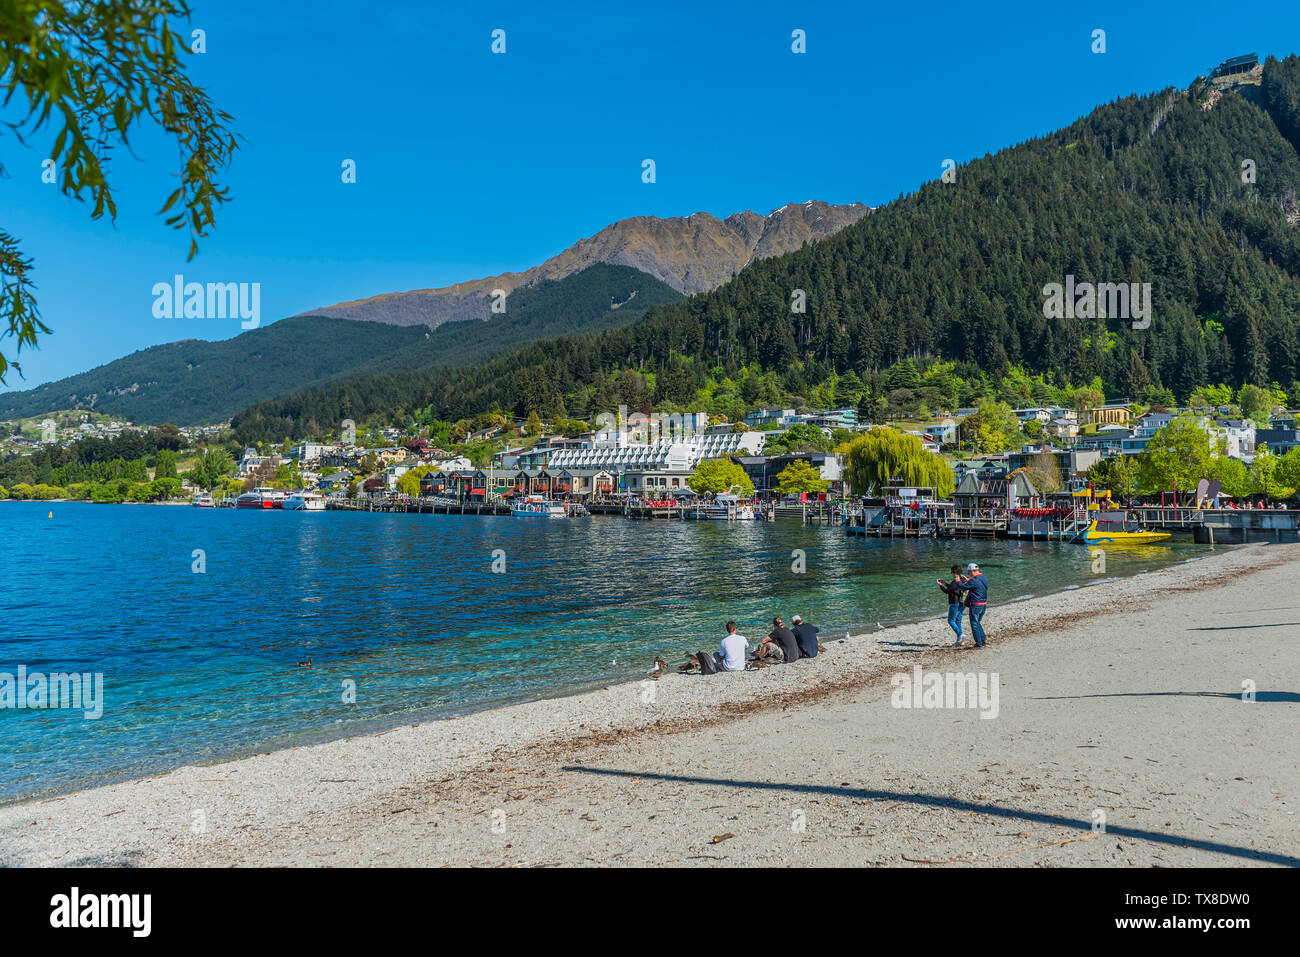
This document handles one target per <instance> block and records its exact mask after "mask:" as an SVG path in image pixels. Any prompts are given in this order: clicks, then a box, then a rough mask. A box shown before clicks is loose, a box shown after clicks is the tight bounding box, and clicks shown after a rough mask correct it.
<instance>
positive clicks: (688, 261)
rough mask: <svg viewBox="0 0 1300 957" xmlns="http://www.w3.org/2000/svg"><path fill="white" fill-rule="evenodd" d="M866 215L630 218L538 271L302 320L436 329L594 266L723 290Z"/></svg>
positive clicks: (690, 288)
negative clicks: (753, 268) (495, 295)
mask: <svg viewBox="0 0 1300 957" xmlns="http://www.w3.org/2000/svg"><path fill="white" fill-rule="evenodd" d="M868 212H870V210H869V209H868V208H867V207H866V206H863V205H862V204H861V203H853V204H851V205H845V206H832V205H830V204H829V203H823V202H819V201H809V202H806V203H800V204H792V205H788V206H782V207H781V208H780V209H778V210H774V211H773V212H772V213H770V214H768V215H767V216H760V215H758V214H757V213H753V212H749V211H745V212H742V213H735V214H734V215H731V216H728V217H727V218H726V219H718V218H717V217H716V216H711V215H709V214H708V213H695V214H694V215H691V216H685V217H674V218H671V219H660V218H658V217H655V216H635V217H633V218H631V219H623V220H620V221H619V222H616V223H614V224H613V225H611V226H606V227H605V228H604V229H602V230H601V231H600V232H598V233H597V234H596V235H595V236H591V237H589V238H587V239H581V240H579V241H578V242H576V243H574V245H572V246H570V247H569V248H568V249H566V250H564V252H562V253H559V254H558V255H556V256H552V257H551V258H550V259H548V260H546V262H544V263H542V264H541V265H540V266H534V267H533V268H532V269H528V270H525V271H524V272H518V273H515V272H508V273H503V274H501V275H500V276H491V277H489V278H487V279H476V280H473V281H470V282H462V283H457V284H456V285H454V286H446V287H443V288H441V289H418V290H414V291H412V292H395V293H387V294H385V295H381V296H371V297H370V298H367V299H358V300H356V301H355V302H342V303H338V304H337V305H333V306H323V307H321V308H319V309H312V310H310V312H308V313H303V315H313V316H338V317H341V318H345V319H360V320H365V321H370V322H388V323H392V324H393V325H398V326H413V325H427V326H439V325H441V324H442V323H444V322H457V321H462V320H466V319H486V318H488V317H489V316H490V315H491V312H490V308H489V306H490V303H491V301H492V300H491V298H490V297H491V295H492V291H493V290H494V289H501V290H504V291H505V292H506V293H507V294H510V293H512V292H513V291H514V290H516V289H519V288H521V287H527V286H531V285H534V284H536V283H539V282H543V281H545V280H555V279H563V278H564V277H566V276H569V275H572V274H573V273H575V272H580V271H581V270H583V269H586V268H587V267H588V266H592V265H594V264H596V263H610V264H613V265H619V266H631V267H632V268H633V269H636V270H639V271H641V272H644V273H648V274H650V275H651V276H654V277H655V278H656V279H659V280H660V281H662V282H664V283H666V284H667V285H669V286H671V287H672V288H673V289H676V290H677V291H678V292H681V293H684V294H686V295H691V294H693V293H697V292H708V291H709V290H711V289H716V288H717V287H718V286H720V285H722V284H723V283H724V282H726V281H727V280H728V279H730V278H731V277H732V276H733V275H735V274H736V273H737V272H739V271H740V270H741V269H743V268H745V266H747V265H749V263H751V262H753V261H755V260H758V259H766V258H769V257H772V256H779V255H782V254H783V253H787V252H790V251H791V250H794V249H798V248H799V247H800V246H802V245H803V244H804V243H807V242H813V241H815V240H818V239H823V238H825V237H826V236H829V235H831V234H832V233H835V232H837V231H839V230H840V229H843V228H844V227H845V226H848V225H850V224H851V223H855V222H857V221H858V220H859V219H861V218H862V217H863V216H865V215H866V214H867V213H868Z"/></svg>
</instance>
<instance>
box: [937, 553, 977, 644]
mask: <svg viewBox="0 0 1300 957" xmlns="http://www.w3.org/2000/svg"><path fill="white" fill-rule="evenodd" d="M951 571H952V581H950V582H946V581H943V580H942V579H939V578H936V579H935V581H936V582H937V583H938V585H939V588H941V589H942V590H943V593H944V594H945V595H947V596H948V627H949V628H951V629H952V630H953V631H954V632H955V633H956V635H957V640H956V641H954V642H953V643H952V646H953V647H954V648H956V647H958V646H959V645H961V609H962V601H963V600H964V598H965V596H964V595H963V594H962V590H961V584H962V582H964V581H965V580H966V579H965V577H964V576H963V575H962V573H961V566H960V565H953V566H952V569H951ZM974 630H975V629H974V623H973V622H972V623H971V631H974Z"/></svg>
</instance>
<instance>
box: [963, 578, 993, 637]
mask: <svg viewBox="0 0 1300 957" xmlns="http://www.w3.org/2000/svg"><path fill="white" fill-rule="evenodd" d="M966 571H967V572H969V573H970V574H969V576H968V577H967V578H966V579H965V581H962V582H961V583H959V584H958V585H957V587H958V588H959V589H960V590H962V591H964V592H969V593H970V594H969V596H968V597H967V599H966V604H967V606H968V607H969V608H970V632H971V635H972V636H974V638H975V647H976V648H983V647H984V625H983V624H981V622H982V620H983V618H984V610H985V608H987V607H988V603H989V582H988V579H987V578H985V577H984V574H983V573H982V572H981V571H980V567H979V566H978V565H976V564H975V563H974V562H971V563H970V564H969V565H967V566H966Z"/></svg>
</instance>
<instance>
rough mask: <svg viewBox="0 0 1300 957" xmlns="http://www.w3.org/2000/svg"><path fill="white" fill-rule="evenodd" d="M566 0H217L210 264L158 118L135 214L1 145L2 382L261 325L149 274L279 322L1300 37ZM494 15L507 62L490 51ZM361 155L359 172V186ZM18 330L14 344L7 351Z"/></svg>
mask: <svg viewBox="0 0 1300 957" xmlns="http://www.w3.org/2000/svg"><path fill="white" fill-rule="evenodd" d="M549 6H552V5H551V4H546V5H538V4H531V3H488V4H478V3H474V4H463V5H459V4H443V3H433V2H410V3H406V2H388V0H384V2H371V3H352V2H347V3H336V2H332V0H316V2H312V3H279V2H276V3H266V2H251V0H223V2H220V3H216V2H203V0H199V2H197V3H196V4H195V9H194V17H193V23H192V25H193V26H195V27H202V28H203V29H204V30H206V33H207V52H206V53H205V54H203V55H201V56H195V57H193V68H192V69H193V72H194V75H195V77H196V78H197V79H198V80H199V81H200V82H201V83H203V84H204V85H205V86H207V88H208V89H209V91H210V92H211V94H212V95H213V97H214V99H215V100H216V102H217V103H218V104H219V105H220V106H221V107H222V108H224V109H225V110H227V111H228V112H230V113H231V114H233V115H234V117H235V122H236V128H237V129H238V131H239V132H240V133H241V134H242V135H243V136H244V137H245V139H246V142H245V143H244V145H243V149H242V150H241V152H240V153H239V154H237V156H236V158H235V161H234V165H233V167H232V168H231V169H230V170H229V172H228V174H227V176H226V181H227V183H228V184H229V185H230V186H231V188H232V191H233V194H234V197H235V199H234V202H233V203H231V204H230V205H229V206H227V207H226V209H225V210H224V211H222V213H221V214H220V217H219V220H218V228H217V231H216V233H215V234H214V235H213V236H212V237H211V238H210V239H208V240H207V242H206V243H205V244H203V246H202V248H201V251H200V254H199V256H198V257H197V258H196V259H195V261H194V262H192V263H186V262H185V254H186V251H187V242H186V239H185V237H184V236H183V235H181V234H177V233H173V232H171V231H170V230H168V229H166V228H165V227H164V226H163V225H162V221H161V218H160V217H158V216H155V215H154V213H155V211H156V210H157V209H158V207H159V206H160V205H161V203H162V200H163V199H164V198H165V197H166V195H167V194H168V193H169V192H170V191H171V189H172V188H173V187H172V185H171V184H172V182H173V179H172V177H173V175H174V165H175V164H174V157H175V148H174V147H173V146H172V145H170V144H168V143H166V142H164V141H163V140H162V139H161V138H159V137H157V136H140V137H139V138H137V140H136V156H134V157H131V156H127V155H126V154H122V155H120V156H119V158H118V159H117V161H116V162H115V165H114V167H113V169H112V171H111V181H112V182H113V183H114V184H115V186H116V187H117V189H118V194H119V196H118V198H119V205H120V215H119V216H118V219H117V222H116V224H115V225H114V224H111V223H109V222H107V221H100V222H92V221H91V220H90V219H89V216H88V213H87V209H86V208H85V207H83V206H79V205H77V204H75V203H72V202H70V201H68V200H66V199H64V198H63V197H61V196H60V195H58V193H57V192H56V188H55V187H53V186H48V185H43V184H42V183H41V182H40V161H41V159H42V158H43V156H44V155H45V153H44V152H43V150H46V149H48V140H46V139H44V138H41V137H38V138H37V139H36V140H35V141H34V142H33V144H32V147H31V148H30V149H23V148H22V147H21V146H19V145H18V144H17V143H16V142H15V141H14V140H13V139H12V138H11V137H4V138H0V158H2V159H3V162H4V163H5V165H6V166H7V167H8V169H9V174H10V178H9V179H7V180H0V223H3V225H4V226H5V227H6V228H7V229H8V230H10V231H11V232H13V233H14V234H16V235H17V236H18V237H19V238H20V239H21V240H22V242H23V243H24V246H25V251H26V253H27V254H28V255H30V256H32V257H33V258H34V259H35V262H36V270H35V273H34V278H35V280H36V282H37V283H38V285H39V289H38V292H39V296H40V304H41V307H42V310H43V313H44V317H45V320H46V323H47V325H49V326H50V327H51V329H52V330H53V334H52V335H50V336H48V337H46V338H44V339H43V340H42V343H41V347H40V348H39V350H36V351H31V350H24V352H23V354H22V355H21V356H20V361H21V362H22V364H23V367H24V371H25V373H26V376H27V378H26V381H23V380H20V379H18V378H17V376H10V381H9V383H8V386H7V387H8V388H29V387H31V386H33V385H37V384H39V383H42V382H45V381H49V380H52V379H57V378H61V377H63V376H66V375H70V374H73V373H76V372H81V371H84V370H86V369H89V368H91V367H93V366H95V365H99V364H101V363H104V362H107V361H110V360H112V359H114V358H117V357H119V356H122V355H126V354H128V353H130V352H132V351H134V350H136V349H141V348H144V347H146V346H149V345H154V344H157V343H160V342H168V341H173V340H176V339H184V338H204V339H221V338H227V337H229V336H232V335H236V334H238V333H239V332H240V331H241V330H240V329H239V324H238V321H237V320H212V319H207V320H180V319H171V320H166V319H155V318H154V317H153V315H152V311H151V307H152V303H153V298H152V296H151V294H150V289H151V287H152V286H153V284H154V283H156V282H160V281H169V280H170V279H171V277H172V276H173V275H174V274H175V273H177V272H180V273H183V274H184V275H185V276H186V278H187V280H193V281H200V282H208V281H233V282H260V283H261V287H262V321H263V323H266V322H269V321H273V320H275V319H278V318H281V317H283V316H287V315H293V314H295V313H299V312H302V311H304V310H308V309H310V308H312V307H314V306H321V305H328V304H331V303H335V302H339V301H342V300H347V299H356V298H360V297H364V296H368V295H373V294H377V293H381V292H392V291H397V290H406V289H419V288H427V287H432V286H441V285H447V284H449V283H453V282H457V281H459V280H464V279H472V278H477V277H480V276H487V275H493V274H495V273H499V272H502V271H505V270H519V269H525V268H527V267H529V266H531V265H534V264H536V263H538V262H541V261H542V260H543V259H545V258H546V257H548V256H551V255H553V254H555V253H557V252H559V251H560V250H562V249H564V248H565V247H567V246H569V245H570V244H572V243H573V242H575V241H576V240H578V239H579V238H581V237H583V236H590V235H592V234H594V233H596V232H597V231H599V230H600V229H601V228H603V227H604V226H606V225H608V224H609V223H611V222H613V221H615V220H617V219H621V218H624V217H627V216H635V215H642V214H651V215H656V216H681V215H688V214H690V213H693V212H697V211H700V210H704V211H707V212H710V213H713V214H715V215H718V216H726V215H728V214H730V213H733V212H736V211H738V210H741V209H752V210H755V211H757V212H760V213H766V212H768V211H770V210H771V209H773V208H775V207H777V206H780V205H782V204H784V203H787V202H802V201H803V200H807V199H823V200H827V201H830V202H835V203H847V202H854V201H861V202H864V203H868V204H870V205H878V204H881V203H885V202H888V201H889V200H891V199H893V198H895V197H897V196H898V195H900V194H902V193H906V192H910V191H911V190H913V189H915V188H916V187H917V186H918V185H919V184H920V183H921V182H923V181H925V180H927V179H933V178H935V177H937V176H938V175H939V173H940V164H941V162H942V161H943V159H944V158H946V157H952V158H954V159H956V160H957V161H958V162H962V161H964V160H966V159H969V158H971V157H973V156H978V155H983V154H984V153H986V152H993V151H996V150H997V149H999V148H1001V147H1003V146H1007V145H1010V144H1013V143H1016V142H1020V141H1022V140H1025V139H1028V138H1030V137H1032V136H1035V135H1038V134H1041V133H1044V132H1047V131H1049V130H1052V129H1056V128H1058V127H1060V126H1063V125H1065V124H1068V123H1070V122H1071V121H1073V120H1074V119H1076V118H1077V117H1079V116H1081V115H1082V114H1084V113H1087V112H1088V111H1089V110H1091V109H1092V108H1093V107H1094V106H1095V105H1097V104H1098V103H1102V102H1106V101H1108V100H1111V99H1113V98H1115V97H1117V96H1122V95H1125V94H1127V93H1130V92H1147V91H1151V90H1155V89H1160V88H1162V87H1165V86H1169V85H1178V86H1185V85H1186V84H1187V83H1189V82H1190V81H1191V80H1192V79H1193V78H1194V77H1195V76H1196V75H1197V74H1199V73H1203V72H1205V71H1206V69H1207V68H1209V67H1211V66H1213V65H1214V64H1215V63H1217V62H1219V61H1220V60H1222V59H1224V58H1226V57H1229V56H1233V55H1236V54H1239V53H1248V52H1252V51H1254V52H1258V53H1259V55H1260V57H1261V58H1263V57H1264V56H1265V55H1267V54H1274V55H1278V56H1283V55H1286V54H1289V53H1291V52H1295V51H1296V50H1297V49H1300V5H1298V4H1295V3H1253V2H1250V3H1224V2H1214V3H1209V2H1200V0H1190V2H1184V3H1180V4H1178V5H1177V6H1176V7H1171V6H1170V5H1168V4H1163V3H1161V4H1138V3H1133V2H1125V3H1086V4H1085V3H1074V4H1070V3H1051V2H1039V0H1035V2H1024V3H1001V4H997V5H996V6H997V9H996V11H995V10H992V9H989V8H986V7H985V5H982V4H981V5H969V4H954V5H952V6H951V7H950V6H948V5H945V4H865V3H860V2H853V3H842V4H841V3H835V4H810V3H767V2H751V3H744V4H741V3H707V2H691V3H679V2H666V0H656V2H655V3H648V4H621V3H615V4H611V3H590V4H577V3H567V4H558V6H562V7H563V8H564V11H563V12H560V11H556V10H550V9H539V7H549ZM449 7H463V9H448V8H449ZM495 28H502V29H504V30H505V31H506V38H507V52H506V53H505V54H504V55H493V54H492V53H491V52H490V44H491V37H490V34H491V32H492V30H493V29H495ZM796 28H800V29H803V30H805V31H806V34H807V53H806V54H803V55H796V54H793V53H792V52H791V49H790V44H791V39H790V35H791V31H792V30H794V29H796ZM1098 28H1100V29H1104V30H1105V31H1106V45H1107V52H1106V53H1105V54H1101V55H1098V54H1093V53H1092V52H1091V49H1090V47H1091V43H1092V39H1091V33H1092V31H1093V30H1094V29H1098ZM186 32H187V33H188V31H186ZM647 157H649V158H653V159H654V160H655V161H656V163H657V167H658V182H656V183H655V184H653V185H646V184H643V183H642V182H641V161H642V160H643V159H645V158H647ZM344 159H354V160H355V161H356V163H357V178H358V182H357V183H356V184H355V185H345V184H343V183H342V182H341V178H340V173H341V166H340V164H341V163H342V162H343V160H344ZM3 348H4V350H5V353H6V354H7V355H11V356H12V353H13V341H12V340H11V339H7V340H5V343H4V347H3Z"/></svg>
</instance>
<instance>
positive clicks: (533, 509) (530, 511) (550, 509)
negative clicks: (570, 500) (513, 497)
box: [510, 495, 565, 518]
mask: <svg viewBox="0 0 1300 957" xmlns="http://www.w3.org/2000/svg"><path fill="white" fill-rule="evenodd" d="M510 514H511V515H513V516H514V517H515V518H564V517H565V512H564V503H563V502H553V501H551V500H550V499H545V498H542V497H541V496H540V495H529V496H526V497H525V498H522V499H520V500H519V501H517V502H511V503H510Z"/></svg>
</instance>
